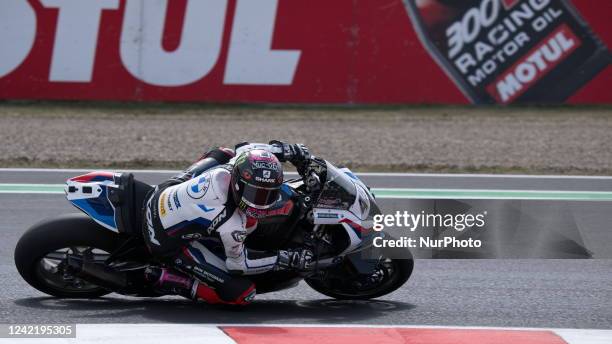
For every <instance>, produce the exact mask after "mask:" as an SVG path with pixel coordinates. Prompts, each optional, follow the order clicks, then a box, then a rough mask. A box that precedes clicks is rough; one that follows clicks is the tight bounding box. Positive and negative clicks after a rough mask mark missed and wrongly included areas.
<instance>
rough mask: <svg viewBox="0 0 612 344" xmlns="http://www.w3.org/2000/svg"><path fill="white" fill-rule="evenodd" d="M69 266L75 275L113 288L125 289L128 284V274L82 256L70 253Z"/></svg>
mask: <svg viewBox="0 0 612 344" xmlns="http://www.w3.org/2000/svg"><path fill="white" fill-rule="evenodd" d="M66 263H67V267H68V268H69V271H70V272H71V273H74V275H75V276H77V277H79V278H82V279H84V280H86V281H87V282H91V283H93V284H96V285H98V286H100V287H102V288H106V289H111V290H120V289H125V288H126V287H127V286H128V282H127V275H126V274H125V273H124V272H119V271H116V270H114V269H112V268H109V267H108V266H106V265H102V264H96V263H93V262H90V261H87V260H84V259H83V258H82V257H79V256H73V255H68V257H67V259H66Z"/></svg>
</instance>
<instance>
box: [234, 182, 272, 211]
mask: <svg viewBox="0 0 612 344" xmlns="http://www.w3.org/2000/svg"><path fill="white" fill-rule="evenodd" d="M278 196H279V188H264V187H260V186H254V185H251V184H248V183H244V191H243V192H242V200H243V201H244V203H246V204H247V205H248V206H250V207H253V208H256V209H268V208H270V207H271V206H272V205H274V202H276V201H277V200H278Z"/></svg>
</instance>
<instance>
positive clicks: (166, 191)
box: [143, 141, 312, 305]
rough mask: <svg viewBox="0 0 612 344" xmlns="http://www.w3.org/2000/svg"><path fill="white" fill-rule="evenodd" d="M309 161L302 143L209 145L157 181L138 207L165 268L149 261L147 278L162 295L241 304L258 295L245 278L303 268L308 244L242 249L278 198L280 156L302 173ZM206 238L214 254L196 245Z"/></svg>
mask: <svg viewBox="0 0 612 344" xmlns="http://www.w3.org/2000/svg"><path fill="white" fill-rule="evenodd" d="M309 159H310V153H309V151H308V148H306V146H304V145H301V144H286V143H283V142H280V141H271V142H270V143H269V144H250V143H246V142H245V143H241V144H238V145H236V147H235V151H233V150H231V149H228V148H217V149H214V150H212V151H210V152H208V153H206V154H204V155H203V156H202V157H201V158H200V160H198V161H197V162H196V163H194V164H193V165H192V166H190V167H189V168H188V169H187V170H185V171H184V172H183V173H181V174H179V175H177V176H175V177H173V178H171V179H169V180H168V181H166V182H164V183H162V184H160V185H158V186H157V187H156V188H155V190H154V191H153V192H152V194H151V195H150V196H149V197H148V201H147V202H146V206H145V209H144V210H143V211H144V221H143V222H144V223H143V232H144V238H145V242H146V244H147V247H148V248H149V250H150V252H151V253H152V255H153V256H155V257H157V258H159V259H160V261H162V262H165V263H166V264H167V265H169V266H171V268H153V267H150V268H148V269H147V270H146V272H145V277H146V279H147V280H148V281H150V282H151V283H152V284H153V285H154V287H155V289H156V291H158V292H161V293H165V294H178V295H182V296H185V297H187V298H191V299H194V300H195V299H200V300H204V301H205V302H208V303H211V304H239V305H244V304H248V303H249V302H250V301H252V299H253V297H254V296H255V293H256V290H255V285H254V284H253V283H252V282H251V281H250V280H249V279H248V278H247V277H245V276H248V275H250V274H258V273H262V272H265V271H269V270H278V269H296V270H308V269H309V268H310V265H311V264H310V262H311V260H312V252H310V251H309V250H307V249H300V250H293V251H285V250H280V251H278V252H259V251H253V250H249V249H247V248H246V247H245V245H244V241H245V239H246V236H247V235H249V234H250V233H251V232H253V231H254V230H255V229H256V227H257V223H258V220H260V219H262V218H265V217H266V216H267V215H268V214H267V210H268V209H269V208H270V207H272V206H273V205H274V204H275V202H277V200H278V199H279V196H280V187H281V185H282V183H283V169H282V165H281V162H285V161H288V162H291V163H292V164H293V165H294V166H296V167H297V169H298V172H300V174H302V173H303V170H304V167H305V165H306V164H307V162H308V161H309ZM209 239H210V240H212V242H213V243H217V248H219V250H217V251H218V252H214V253H213V251H212V250H214V245H211V247H213V248H212V249H211V248H210V247H207V245H203V244H202V242H203V241H204V242H206V241H207V240H209ZM219 241H220V242H221V244H222V245H221V246H222V247H219V245H218V242H219ZM223 259H224V261H223Z"/></svg>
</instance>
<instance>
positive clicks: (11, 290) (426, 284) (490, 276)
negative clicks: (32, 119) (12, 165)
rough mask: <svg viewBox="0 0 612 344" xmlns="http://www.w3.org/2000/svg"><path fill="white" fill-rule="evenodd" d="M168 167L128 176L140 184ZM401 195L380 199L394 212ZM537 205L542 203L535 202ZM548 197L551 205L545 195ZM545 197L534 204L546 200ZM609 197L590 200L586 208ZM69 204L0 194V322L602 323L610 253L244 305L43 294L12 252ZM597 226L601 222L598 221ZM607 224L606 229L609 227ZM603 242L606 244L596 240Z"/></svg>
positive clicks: (423, 263) (571, 182)
mask: <svg viewBox="0 0 612 344" xmlns="http://www.w3.org/2000/svg"><path fill="white" fill-rule="evenodd" d="M78 174H79V173H78V172H74V171H62V172H47V171H39V172H25V171H0V183H40V184H56V183H62V182H63V180H65V179H66V178H68V177H70V176H74V175H78ZM168 175H169V174H163V173H136V176H137V177H138V178H140V179H142V180H144V181H147V182H150V183H157V182H160V181H162V180H163V179H164V178H165V177H166V176H168ZM363 179H364V180H365V181H366V182H367V183H369V184H370V185H371V186H373V187H406V188H408V187H415V188H418V187H427V188H432V187H433V188H478V189H487V188H494V189H521V190H527V189H534V190H581V191H586V190H593V191H610V190H612V180H610V179H607V178H556V177H552V178H547V177H475V176H465V177H452V178H450V177H447V176H415V175H384V176H382V175H368V176H363ZM403 202H407V200H396V199H389V200H382V203H383V204H382V207H383V209H402V208H403V207H405V206H406V204H405V203H403ZM543 202H545V201H543ZM550 203H551V204H552V203H554V202H550ZM546 204H547V203H545V204H544V205H546ZM609 206H610V203H605V202H592V203H590V205H589V207H590V208H589V209H592V210H591V211H592V212H594V213H609V211H606V209H609ZM73 211H75V209H74V208H72V207H71V206H70V205H69V204H68V202H67V201H65V199H64V198H63V196H62V195H44V194H0V231H1V232H2V233H3V236H2V240H0V323H13V324H16V323H155V322H169V323H211V324H275V323H294V324H299V323H304V324H381V325H448V326H496V327H506V326H511V327H545V328H597V329H610V328H612V260H608V259H591V260H568V259H566V260H499V259H498V260H427V259H421V260H417V261H416V264H415V271H414V274H413V277H412V278H411V279H410V280H409V281H408V283H407V284H406V285H405V286H403V287H402V288H401V289H400V290H398V291H396V292H394V293H393V294H390V295H387V296H385V297H383V298H380V299H377V300H373V301H359V302H357V301H336V300H330V299H327V298H326V297H325V296H323V295H320V294H318V293H317V292H315V291H313V290H311V289H309V287H308V286H306V285H305V284H300V285H299V286H298V287H296V288H293V289H289V290H285V291H281V292H276V293H272V294H265V295H260V296H258V298H257V299H256V301H255V302H254V303H253V304H252V305H250V306H249V307H247V308H246V309H240V310H236V309H227V308H223V307H212V306H208V305H204V304H201V303H200V304H195V303H192V302H190V301H187V300H183V299H180V298H176V297H163V298H144V299H140V298H133V297H123V296H119V295H116V294H111V295H109V296H108V297H104V298H101V299H97V300H66V299H55V298H51V297H47V296H45V295H44V294H42V293H40V292H38V291H36V290H35V289H33V288H31V287H30V286H28V285H27V284H26V283H25V282H24V281H23V280H22V279H21V278H20V276H19V275H18V273H17V271H16V269H15V267H14V262H13V249H14V247H15V244H16V242H17V240H18V239H19V237H20V235H21V234H22V233H23V232H24V231H25V230H26V229H27V228H28V227H29V226H31V225H32V224H34V223H36V222H37V221H39V220H41V219H44V218H46V217H50V216H53V215H56V214H59V213H65V212H73ZM600 225H601V224H600ZM607 229H608V230H610V228H609V226H607ZM603 245H608V246H609V245H610V244H609V243H604V244H603Z"/></svg>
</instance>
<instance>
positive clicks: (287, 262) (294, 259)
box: [277, 249, 314, 271]
mask: <svg viewBox="0 0 612 344" xmlns="http://www.w3.org/2000/svg"><path fill="white" fill-rule="evenodd" d="M313 259H314V255H313V254H312V251H310V250H308V249H298V250H290V251H284V250H281V251H278V261H277V265H278V266H279V267H280V268H284V269H295V270H299V271H306V270H310V269H312V267H313V265H314V264H313V263H314V262H313Z"/></svg>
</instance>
